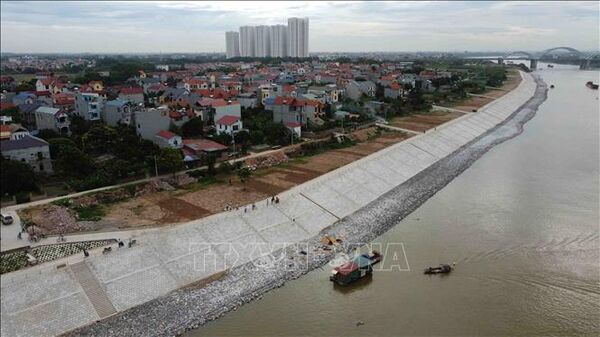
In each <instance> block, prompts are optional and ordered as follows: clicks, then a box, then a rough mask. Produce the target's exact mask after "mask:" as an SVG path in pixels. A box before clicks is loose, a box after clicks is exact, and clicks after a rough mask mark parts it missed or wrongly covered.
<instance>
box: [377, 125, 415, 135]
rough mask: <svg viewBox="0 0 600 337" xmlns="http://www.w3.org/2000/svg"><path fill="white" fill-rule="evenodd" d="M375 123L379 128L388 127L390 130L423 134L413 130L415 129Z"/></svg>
mask: <svg viewBox="0 0 600 337" xmlns="http://www.w3.org/2000/svg"><path fill="white" fill-rule="evenodd" d="M375 125H377V126H378V127H380V128H384V129H390V130H394V131H402V132H407V133H410V134H413V135H422V134H423V132H418V131H415V130H410V129H405V128H400V127H397V126H393V125H388V124H382V123H375Z"/></svg>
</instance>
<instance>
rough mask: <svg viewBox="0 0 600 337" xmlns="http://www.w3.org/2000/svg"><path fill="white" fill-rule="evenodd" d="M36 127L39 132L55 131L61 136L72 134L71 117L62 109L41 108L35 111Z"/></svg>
mask: <svg viewBox="0 0 600 337" xmlns="http://www.w3.org/2000/svg"><path fill="white" fill-rule="evenodd" d="M35 125H36V128H37V129H38V130H54V131H56V132H58V133H60V134H63V135H68V134H70V133H71V130H70V125H71V123H70V121H69V116H68V115H67V114H66V113H65V112H64V111H63V110H61V109H58V108H51V107H46V106H41V107H39V108H37V109H36V110H35Z"/></svg>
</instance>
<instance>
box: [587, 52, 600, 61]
mask: <svg viewBox="0 0 600 337" xmlns="http://www.w3.org/2000/svg"><path fill="white" fill-rule="evenodd" d="M599 57H600V52H596V53H591V54H589V55H587V56H586V57H585V59H586V60H592V59H596V58H599Z"/></svg>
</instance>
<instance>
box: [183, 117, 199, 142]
mask: <svg viewBox="0 0 600 337" xmlns="http://www.w3.org/2000/svg"><path fill="white" fill-rule="evenodd" d="M181 132H182V134H183V137H199V136H202V135H203V134H204V122H203V121H202V119H201V118H200V117H194V118H192V119H190V120H189V121H187V122H185V123H184V124H183V125H182V126H181Z"/></svg>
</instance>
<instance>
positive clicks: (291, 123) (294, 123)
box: [285, 122, 302, 128]
mask: <svg viewBox="0 0 600 337" xmlns="http://www.w3.org/2000/svg"><path fill="white" fill-rule="evenodd" d="M285 125H286V126H288V127H290V128H297V127H300V126H302V123H298V122H288V123H285Z"/></svg>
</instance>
